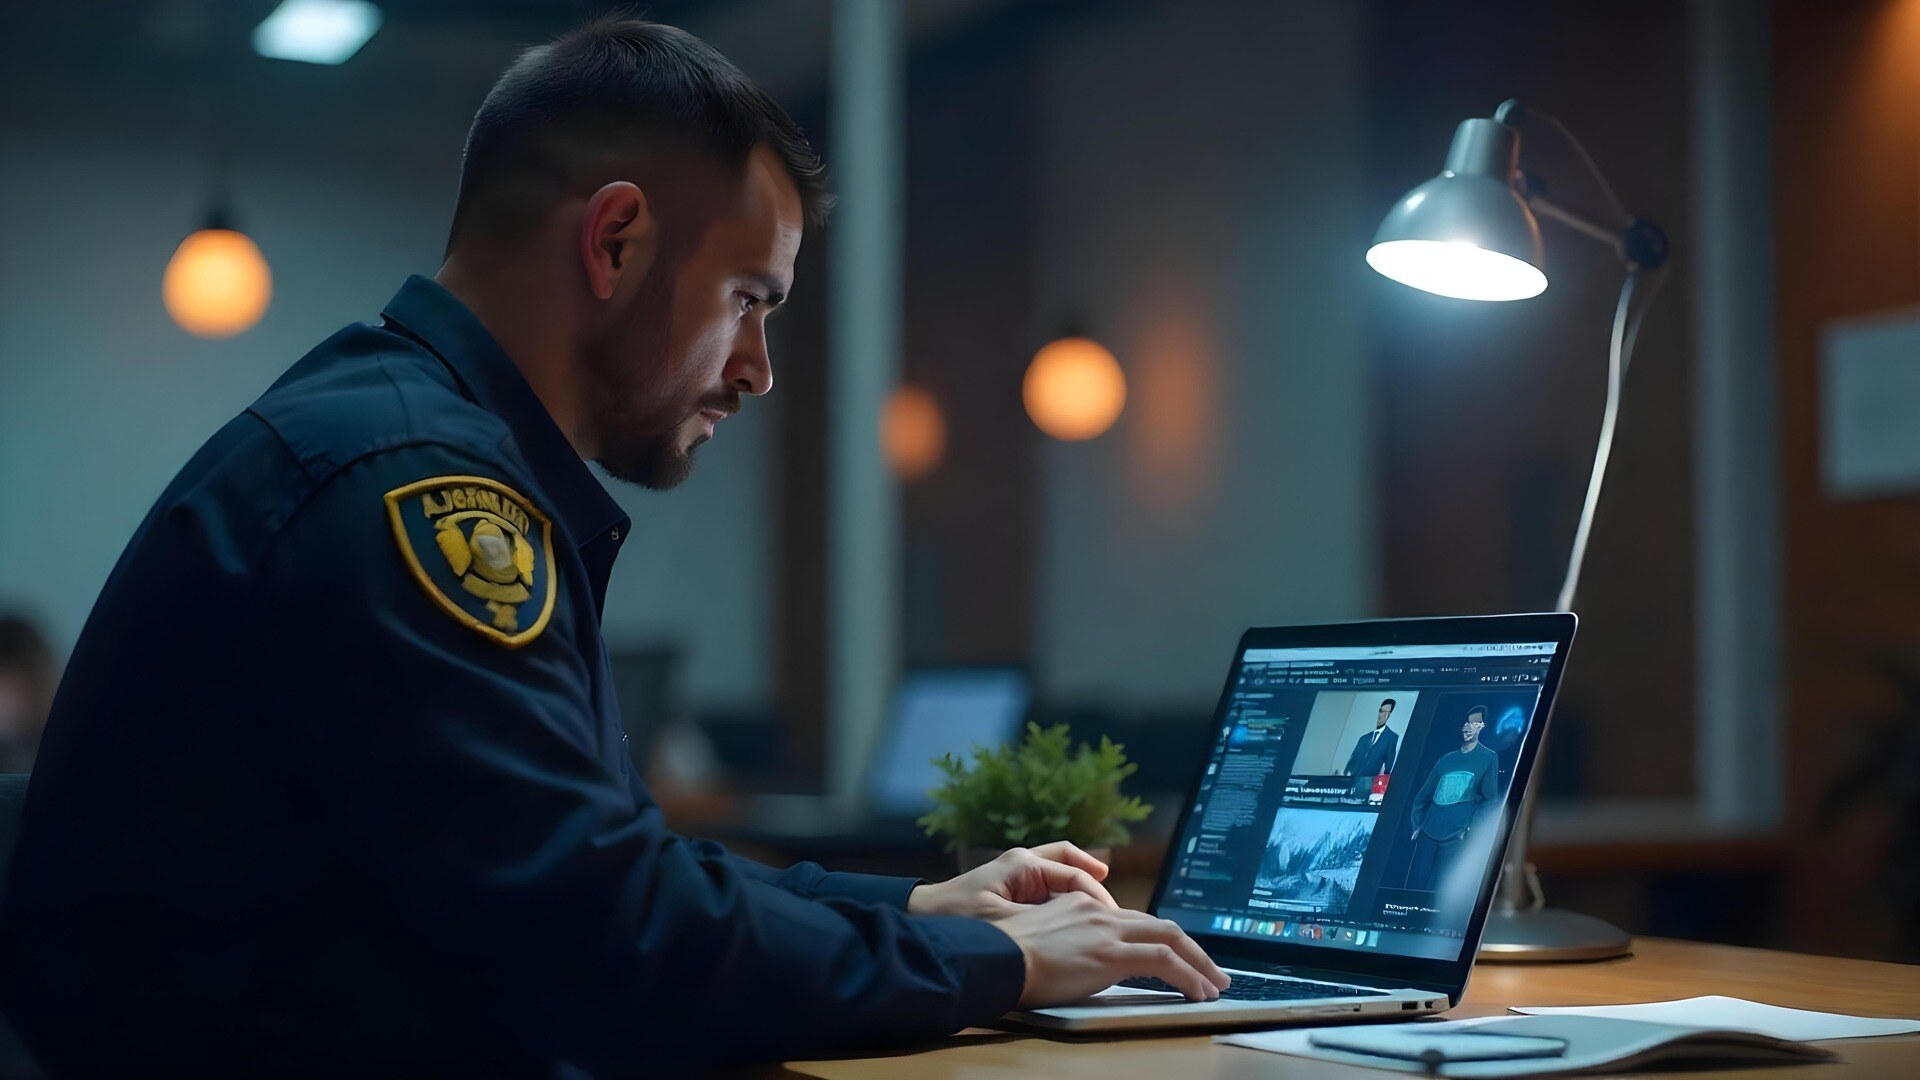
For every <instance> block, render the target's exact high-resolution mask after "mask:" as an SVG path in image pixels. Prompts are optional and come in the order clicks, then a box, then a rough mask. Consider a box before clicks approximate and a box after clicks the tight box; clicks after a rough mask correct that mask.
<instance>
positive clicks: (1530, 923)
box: [1480, 907, 1633, 963]
mask: <svg viewBox="0 0 1920 1080" xmlns="http://www.w3.org/2000/svg"><path fill="white" fill-rule="evenodd" d="M1632 955H1633V937H1632V935H1630V934H1628V933H1627V932H1626V931H1625V930H1622V929H1620V928H1619V927H1617V926H1614V925H1613V924H1612V923H1609V922H1607V921H1605V920H1603V919H1596V918H1594V917H1593V916H1591V915H1582V914H1580V913H1578V912H1574V911H1562V910H1560V909H1559V908H1542V909H1540V910H1538V911H1511V910H1507V911H1503V910H1501V909H1500V908H1497V907H1496V908H1494V910H1493V913H1492V914H1490V915H1488V916H1487V932H1486V933H1485V934H1484V935H1482V937H1481V938H1480V959H1481V960H1484V961H1487V962H1489V963H1496V962H1497V963H1548V962H1554V961H1564V960H1611V959H1613V958H1615V957H1617V956H1632Z"/></svg>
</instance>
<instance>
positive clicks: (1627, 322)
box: [1554, 266, 1667, 611]
mask: <svg viewBox="0 0 1920 1080" xmlns="http://www.w3.org/2000/svg"><path fill="white" fill-rule="evenodd" d="M1644 273H1646V271H1645V270H1642V269H1641V268H1640V267H1638V266H1628V267H1627V279H1626V280H1625V281H1623V282H1621V283H1620V302H1619V303H1618V304H1616V305H1615V306H1614V309H1613V336H1612V338H1611V340H1610V341H1609V343H1608V347H1607V404H1606V408H1605V410H1604V411H1603V412H1602V413H1601V414H1600V445H1599V447H1598V448H1597V449H1596V450H1595V451H1594V453H1593V473H1592V475H1591V476H1589V477H1588V478H1587V499H1586V502H1585V503H1584V504H1583V505H1582V506H1581V507H1580V525H1579V527H1578V528H1577V529H1575V530H1574V533H1573V554H1572V555H1571V556H1570V557H1569V558H1568V559H1567V576H1566V580H1565V581H1563V582H1562V583H1561V585H1560V599H1559V600H1558V601H1557V602H1556V603H1555V604H1554V610H1555V611H1572V610H1573V597H1574V594H1575V593H1576V592H1578V591H1579V588H1580V567H1581V565H1582V564H1583V563H1585V562H1586V559H1587V538H1588V537H1589V536H1591V535H1592V533H1593V512H1594V509H1595V508H1596V507H1598V506H1599V505H1600V485H1601V484H1602V482H1604V481H1605V480H1606V478H1607V461H1608V460H1609V459H1610V458H1611V457H1612V456H1613V431H1614V426H1615V425H1616V424H1617V423H1618V422H1619V419H1620V388H1621V385H1622V384H1623V383H1625V382H1626V377H1627V367H1628V365H1630V364H1631V363H1632V362H1633V346H1634V344H1635V342H1637V341H1639V339H1640V324H1641V323H1642V322H1643V321H1645V319H1646V315H1647V307H1648V306H1649V305H1650V304H1652V303H1653V298H1654V296H1655V295H1656V294H1658V293H1659V291H1660V286H1661V285H1662V284H1664V283H1665V282H1666V279H1667V271H1666V268H1665V267H1662V268H1661V269H1659V270H1656V271H1654V272H1653V280H1652V282H1651V283H1649V285H1648V286H1647V289H1646V292H1645V295H1644V299H1642V301H1641V303H1640V306H1639V310H1638V311H1635V310H1634V303H1633V301H1634V293H1635V292H1636V291H1637V290H1638V289H1639V286H1640V276H1641V275H1642V274H1644Z"/></svg>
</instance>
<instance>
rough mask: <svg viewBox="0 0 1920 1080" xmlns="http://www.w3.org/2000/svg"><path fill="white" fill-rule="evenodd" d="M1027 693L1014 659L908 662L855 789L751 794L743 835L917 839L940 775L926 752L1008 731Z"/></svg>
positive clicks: (995, 741)
mask: <svg viewBox="0 0 1920 1080" xmlns="http://www.w3.org/2000/svg"><path fill="white" fill-rule="evenodd" d="M1032 700H1033V687H1032V683H1031V680H1030V679H1029V678H1028V676H1027V673H1026V671H1024V670H1023V669H1021V668H1019V667H1014V666H1000V665H974V666H963V665H954V666H943V667H916V668H909V669H908V670H907V671H906V672H904V673H903V674H902V675H901V676H900V681H899V682H898V683H897V684H896V685H895V686H894V690H893V695H892V697H891V698H890V699H889V701H888V704H887V712H886V715H885V717H884V719H883V720H882V722H881V728H880V731H879V733H878V736H877V738H876V739H875V741H874V747H873V751H872V753H871V754H870V755H869V757H868V759H867V767H866V771H865V773H864V774H863V777H862V781H861V787H860V791H859V793H858V795H857V797H855V798H851V799H837V798H833V797H831V796H818V795H764V796H760V797H757V798H756V799H754V801H753V804H752V807H751V810H750V821H751V829H752V833H753V836H752V837H751V838H752V839H756V840H759V841H762V842H775V841H781V840H814V839H817V838H828V837H833V838H840V839H843V840H845V839H849V838H851V839H861V838H869V839H875V840H878V839H884V838H891V837H893V836H896V835H902V836H911V837H913V838H915V839H920V833H919V830H918V826H917V825H915V821H916V820H917V819H918V818H919V817H920V815H922V814H924V813H926V812H927V811H928V810H930V809H932V807H933V799H932V797H931V796H930V795H929V794H928V792H929V791H930V790H931V789H932V788H933V787H934V785H936V784H938V783H939V781H940V770H939V769H938V768H937V767H935V766H934V764H933V759H935V758H937V757H939V756H940V755H941V754H946V753H951V754H953V755H955V756H957V757H965V756H967V755H968V754H970V753H972V751H973V748H974V747H976V746H998V745H1000V744H1001V743H1004V742H1007V741H1009V740H1011V739H1013V738H1014V737H1016V736H1017V735H1018V734H1019V732H1020V725H1021V723H1022V722H1024V721H1025V720H1026V717H1027V710H1028V707H1029V706H1030V705H1031V704H1032Z"/></svg>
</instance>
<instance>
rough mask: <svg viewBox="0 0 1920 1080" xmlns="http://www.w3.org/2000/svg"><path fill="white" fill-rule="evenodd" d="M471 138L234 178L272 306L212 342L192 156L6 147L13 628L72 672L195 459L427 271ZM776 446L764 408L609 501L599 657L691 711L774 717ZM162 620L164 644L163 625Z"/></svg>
mask: <svg viewBox="0 0 1920 1080" xmlns="http://www.w3.org/2000/svg"><path fill="white" fill-rule="evenodd" d="M483 90H484V85H482V86H481V87H480V88H479V89H477V90H476V91H475V97H476V99H477V96H478V94H479V93H480V92H482V91H483ZM440 119H442V120H444V119H445V118H444V117H442V118H440ZM458 123H459V121H455V124H456V126H454V127H452V128H451V129H450V130H449V131H448V132H446V133H444V137H442V138H440V139H438V140H436V141H434V142H432V143H431V144H430V146H431V148H432V150H433V151H434V152H432V153H425V154H422V155H420V157H421V159H422V160H400V161H396V160H394V159H392V158H385V159H381V160H378V161H376V160H374V159H372V158H370V157H359V156H354V155H352V154H343V153H336V152H326V151H323V150H322V149H321V148H320V147H318V146H316V147H315V148H314V151H313V152H312V153H311V154H306V153H297V152H287V151H282V150H278V149H276V150H274V151H273V152H271V153H266V152H263V153H259V154H255V155H249V154H247V153H242V154H241V155H239V157H238V159H237V161H236V164H235V170H234V178H233V189H234V195H235V208H236V211H237V212H238V214H239V215H240V218H241V223H242V225H243V226H244V227H245V228H246V229H247V230H248V231H249V232H250V233H251V234H252V235H253V236H254V237H255V239H256V240H257V241H258V242H259V244H260V245H261V248H262V250H263V251H264V253H265V255H266V257H267V259H268V261H269V263H270V265H271V267H272V270H273V274H274V289H275V294H274V301H273V305H272V307H271V308H270V309H269V310H268V312H267V315H266V317H265V318H264V319H263V320H262V321H261V323H260V324H259V325H258V326H257V327H255V328H254V329H252V330H250V331H248V332H247V333H245V334H243V335H241V336H239V337H237V338H233V339H230V340H227V341H219V342H206V341H201V340H199V339H197V338H193V337H191V336H190V335H188V334H186V333H185V332H184V331H182V330H180V329H179V328H178V327H176V326H174V325H173V324H172V323H171V322H170V321H169V320H168V318H167V316H166V313H165V310H164V309H163V308H162V306H161V303H160V276H161V272H162V270H163V268H164V267H165V265H166V261H167V258H168V257H169V256H170V255H171V254H172V251H173V248H174V246H175V245H176V244H177V243H178V242H179V240H180V238H181V237H182V236H183V235H184V234H185V233H186V232H187V231H189V230H190V228H191V227H192V226H193V225H194V223H195V222H196V220H197V219H198V218H199V216H200V215H201V214H203V213H204V211H205V206H204V200H205V197H206V188H205V185H206V183H207V172H206V164H205V158H204V155H203V154H201V153H199V152H198V144H197V143H194V142H192V141H190V140H169V139H166V138H161V137H146V138H143V137H140V136H138V135H135V134H132V133H129V132H127V131H125V130H121V129H114V128H102V129H95V130H88V129H85V128H81V129H78V130H76V129H73V128H71V127H66V128H64V129H62V130H54V129H52V128H50V127H48V126H40V127H35V128H24V127H8V128H4V129H0V162H4V166H0V237H4V246H0V497H3V498H4V499H5V500H6V503H7V505H8V506H9V507H10V508H11V509H10V510H9V512H7V513H5V514H0V607H4V608H20V609H24V610H25V611H27V612H30V613H32V614H34V615H37V616H38V617H40V618H41V619H42V620H43V621H44V623H45V625H46V627H47V629H48V632H49V633H50V635H51V636H52V638H53V640H54V642H55V645H56V648H57V649H59V650H60V651H62V652H64V651H65V650H66V649H67V648H68V647H70V646H71V644H72V643H73V640H74V639H75V637H76V636H77V635H78V634H79V632H80V628H81V626H82V624H83V622H84V620H85V618H86V616H87V612H88V611H89V610H90V608H91V606H92V603H93V599H94V597H95V595H96V594H97V592H98V590H99V588H100V586H101V584H102V583H103V582H104V581H105V579H106V576H107V573H108V571H109V570H111V568H112V566H113V563H114V560H115V559H116V558H117V557H118V555H119V553H120V550H121V548H122V547H123V546H124V545H125V543H126V540H127V538H128V537H129V536H130V535H131V533H132V532H133V530H134V528H135V527H136V526H137V525H138V524H139V521H140V519H141V517H142V516H143V515H144V514H145V512H146V510H147V507H148V506H149V504H150V503H151V502H152V500H153V499H154V498H155V497H156V496H157V495H158V494H159V492H160V491H161V489H162V488H164V487H165V485H166V483H167V481H168V480H169V479H170V478H171V477H172V475H173V474H174V472H175V471H176V470H178V468H179V467H180V465H181V464H183V463H184V462H185V460H186V459H187V457H188V456H189V455H191V454H192V453H193V451H194V450H195V449H196V448H197V447H198V446H199V445H200V443H201V442H202V441H203V440H204V439H205V438H206V437H207V436H208V435H209V434H211V433H212V432H213V431H214V430H215V429H216V428H217V427H219V425H220V424H222V423H223V422H224V421H225V420H226V419H227V418H228V417H229V416H231V415H232V414H233V413H235V412H236V411H238V410H240V409H242V408H244V407H245V406H246V405H247V403H248V402H249V401H251V400H252V399H253V398H254V397H255V396H256V395H258V394H259V393H260V392H261V391H262V390H264V389H265V388H266V387H267V386H268V385H269V384H270V383H271V382H272V380H273V379H274V378H275V377H276V376H277V375H278V374H279V373H280V372H281V371H282V370H284V369H285V368H286V367H287V366H288V365H290V364H292V363H293V362H294V361H295V360H296V359H298V358H299V357H300V356H301V355H302V354H303V353H304V352H306V350H307V349H308V348H310V347H311V346H312V345H314V344H315V343H317V342H319V341H320V340H321V339H322V338H324V337H325V336H326V335H327V334H329V333H331V332H332V331H333V330H334V329H336V328H338V327H339V326H340V325H342V324H344V323H346V322H349V321H352V320H356V319H370V318H374V317H376V316H377V314H378V312H379V309H380V306H381V304H382V303H383V302H384V301H385V300H386V299H387V297H388V296H390V295H391V294H392V292H393V290H394V289H395V288H397V287H398V286H399V284H400V282H401V281H402V280H404V278H405V276H406V275H407V274H409V273H429V274H430V273H432V272H433V270H434V268H435V267H436V266H437V265H438V263H439V256H440V251H441V246H442V244H443V242H444V238H445V236H444V229H445V222H446V220H447V218H448V215H449V213H450V210H451V206H452V198H453V187H454V177H455V171H456V169H457V162H458V156H457V155H458V149H459V135H460V129H459V127H458V126H457V124H458ZM765 431H766V418H765V417H763V416H761V415H760V414H759V411H758V410H756V409H753V408H751V407H750V408H748V409H746V410H745V411H743V413H742V414H741V415H740V416H738V417H736V418H734V419H733V420H730V421H728V422H727V424H726V425H724V427H723V430H722V431H721V433H720V437H719V438H717V439H716V440H715V441H714V442H713V443H712V444H711V445H710V446H708V447H705V448H703V449H702V451H701V452H700V455H699V457H700V463H699V466H698V468H697V469H696V471H695V475H694V477H693V479H692V480H690V481H689V482H688V483H687V484H686V485H685V486H684V487H683V488H682V489H681V490H679V491H676V492H674V493H672V494H671V495H653V494H649V493H642V492H638V491H635V490H632V489H625V490H620V489H616V495H617V496H618V497H619V498H620V500H621V501H622V503H623V504H624V505H626V507H627V508H628V511H629V513H631V514H632V516H633V518H634V525H635V530H634V540H633V542H632V543H630V544H629V545H628V546H627V548H626V551H625V552H624V554H623V555H622V559H621V562H620V565H619V567H618V569H617V570H616V572H615V575H614V579H613V583H612V587H611V589H610V591H609V598H608V618H607V633H608V638H609V642H610V644H611V645H612V646H613V647H614V648H620V647H622V646H623V645H627V644H640V643H650V642H657V641H676V642H680V643H682V644H683V645H684V646H685V647H687V648H688V649H689V650H690V656H689V659H690V662H691V663H690V667H689V669H688V671H687V676H688V677H687V683H686V686H687V690H688V696H689V697H690V698H691V699H692V700H693V701H694V702H695V703H696V704H716V705H727V706H731V707H742V706H747V707H751V706H756V705H759V704H762V703H763V702H764V699H765V697H766V694H767V685H768V680H767V677H766V668H767V663H766V656H767V652H768V648H769V645H768V640H767V638H768V628H769V600H768V595H767V594H768V588H769V586H768V583H767V580H766V579H767V577H768V574H769V570H768V559H769V555H768V553H767V551H766V550H765V548H766V545H767V543H768V540H767V537H768V533H769V530H770V525H769V521H770V519H771V515H770V514H769V513H768V511H767V508H766V503H767V492H766V488H767V486H768V483H769V480H768V478H769V475H770V471H769V469H770V466H769V464H768V460H767V457H768V453H769V452H770V451H769V450H768V448H767V446H766V443H767V439H766V436H765ZM183 600H184V598H183ZM153 617H154V620H155V626H156V629H159V628H162V627H164V625H165V620H166V613H165V612H155V613H154V616H153Z"/></svg>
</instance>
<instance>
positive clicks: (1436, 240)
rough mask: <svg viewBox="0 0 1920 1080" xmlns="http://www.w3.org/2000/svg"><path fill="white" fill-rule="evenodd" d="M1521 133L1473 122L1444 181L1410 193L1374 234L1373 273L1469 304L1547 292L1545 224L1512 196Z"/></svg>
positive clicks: (1456, 141)
mask: <svg viewBox="0 0 1920 1080" xmlns="http://www.w3.org/2000/svg"><path fill="white" fill-rule="evenodd" d="M1519 155H1520V136H1519V133H1518V132H1516V131H1514V130H1513V129H1512V128H1510V127H1508V126H1507V125H1505V124H1502V123H1499V122H1498V121H1494V120H1478V119H1476V120H1467V121H1464V122H1462V123H1461V125H1460V128H1459V130H1458V131H1456V132H1455V133H1454V136H1453V146H1452V148H1451V149H1449V150H1448V152H1447V166H1446V168H1445V169H1444V170H1442V171H1441V173H1440V175H1439V176H1436V177H1434V178H1433V179H1431V180H1429V181H1427V182H1426V183H1424V184H1421V185H1420V186H1419V187H1417V188H1414V189H1413V190H1412V191H1409V192H1407V194H1406V195H1405V196H1403V197H1402V198H1401V199H1400V201H1399V202H1397V203H1395V204H1393V209H1391V210H1389V211H1387V216H1386V219H1385V220H1383V221H1382V222H1381V223H1380V229H1379V231H1378V232H1376V233H1375V234H1374V237H1373V246H1372V247H1370V248H1368V249H1367V265H1369V266H1371V267H1373V268H1374V269H1375V270H1378V271H1379V272H1380V273H1382V274H1385V275H1386V276H1388V277H1390V278H1392V279H1393V280H1395V281H1398V282H1400V283H1401V284H1403V285H1411V286H1413V287H1414V288H1416V289H1424V290H1426V291H1427V292H1430V293H1438V294H1440V295H1441V296H1453V297H1458V298H1460V299H1463V300H1525V299H1527V298H1528V297H1530V296H1538V295H1540V293H1542V292H1543V291H1545V290H1546V287H1547V275H1546V274H1545V273H1543V272H1542V271H1541V269H1540V264H1541V258H1540V223H1539V222H1537V221H1535V220H1534V216H1533V211H1532V210H1531V209H1529V208H1528V207H1527V204H1526V200H1524V199H1522V198H1521V197H1520V193H1519V192H1517V191H1515V190H1514V188H1513V174H1514V171H1515V169H1517V168H1518V166H1519Z"/></svg>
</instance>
